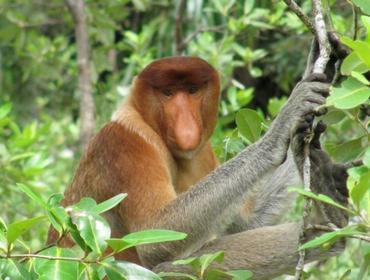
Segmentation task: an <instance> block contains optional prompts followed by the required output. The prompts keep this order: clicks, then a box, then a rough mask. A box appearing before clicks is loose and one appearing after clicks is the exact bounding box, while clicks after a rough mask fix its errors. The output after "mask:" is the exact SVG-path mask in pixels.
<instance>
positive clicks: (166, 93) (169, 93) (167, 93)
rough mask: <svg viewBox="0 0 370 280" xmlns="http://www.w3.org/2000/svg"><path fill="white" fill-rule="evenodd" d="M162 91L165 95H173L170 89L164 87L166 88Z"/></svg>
mask: <svg viewBox="0 0 370 280" xmlns="http://www.w3.org/2000/svg"><path fill="white" fill-rule="evenodd" d="M162 93H163V94H164V95H165V96H171V95H172V91H171V90H170V89H164V90H162Z"/></svg>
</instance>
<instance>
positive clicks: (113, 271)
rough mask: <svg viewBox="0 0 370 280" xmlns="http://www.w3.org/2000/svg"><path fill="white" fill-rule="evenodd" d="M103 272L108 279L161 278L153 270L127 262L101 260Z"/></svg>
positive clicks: (153, 279)
mask: <svg viewBox="0 0 370 280" xmlns="http://www.w3.org/2000/svg"><path fill="white" fill-rule="evenodd" d="M102 265H103V266H104V268H105V272H106V273H107V276H108V278H109V279H114V280H120V279H122V280H138V279H145V280H161V278H160V277H159V276H158V275H157V274H155V273H154V272H152V271H150V270H148V269H146V268H144V267H142V266H139V265H137V264H134V263H129V262H114V263H108V262H103V263H102Z"/></svg>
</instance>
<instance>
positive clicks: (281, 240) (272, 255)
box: [154, 223, 343, 279]
mask: <svg viewBox="0 0 370 280" xmlns="http://www.w3.org/2000/svg"><path fill="white" fill-rule="evenodd" d="M299 232H300V224H299V223H289V224H281V225H277V226H269V227H263V228H257V229H253V230H249V231H244V232H241V233H237V234H232V235H227V236H224V237H222V238H218V239H215V240H213V241H210V242H209V243H207V244H206V245H205V246H204V247H202V248H201V249H200V250H199V251H197V252H195V253H194V254H192V255H191V256H201V255H203V254H207V253H214V252H217V251H220V250H222V251H224V252H225V258H224V261H223V262H222V263H221V264H215V265H212V267H213V268H217V269H221V270H223V271H228V270H236V269H248V270H251V271H252V272H253V279H271V278H273V277H276V276H279V275H281V274H288V273H292V272H294V269H295V266H296V264H297V260H298V250H297V248H298V244H299ZM342 249H343V244H342V243H336V244H335V246H333V247H332V248H331V249H330V250H329V251H323V250H321V249H313V250H309V251H308V252H307V257H306V260H307V262H310V261H314V260H320V259H323V258H327V257H329V256H334V255H336V254H338V253H340V251H341V250H342ZM154 271H155V272H162V271H166V272H170V271H171V272H185V273H190V274H191V272H192V271H191V269H190V268H189V267H188V266H180V265H173V264H172V262H164V263H161V264H159V265H157V266H156V267H155V268H154Z"/></svg>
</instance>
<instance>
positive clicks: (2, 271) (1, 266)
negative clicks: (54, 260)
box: [0, 259, 30, 280]
mask: <svg viewBox="0 0 370 280" xmlns="http://www.w3.org/2000/svg"><path fill="white" fill-rule="evenodd" d="M27 276H28V277H29V276H30V273H28V272H27V269H26V267H25V265H24V264H21V263H19V262H17V261H16V260H14V259H0V279H6V280H7V279H9V280H10V279H17V280H22V279H29V278H28V277H27Z"/></svg>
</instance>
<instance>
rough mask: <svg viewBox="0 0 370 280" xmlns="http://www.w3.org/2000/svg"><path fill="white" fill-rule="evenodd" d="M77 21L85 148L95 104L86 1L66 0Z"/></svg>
mask: <svg viewBox="0 0 370 280" xmlns="http://www.w3.org/2000/svg"><path fill="white" fill-rule="evenodd" d="M65 1H66V4H67V6H68V9H69V11H70V12H71V14H72V17H73V20H74V23H75V35H76V45H77V65H78V93H79V95H80V142H81V147H82V149H83V150H84V149H85V148H86V146H87V144H88V142H89V140H90V139H91V137H92V136H93V134H94V129H95V105H94V99H93V96H92V84H91V69H90V52H89V39H88V29H87V23H86V22H87V20H86V13H85V3H84V1H83V0H65Z"/></svg>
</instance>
